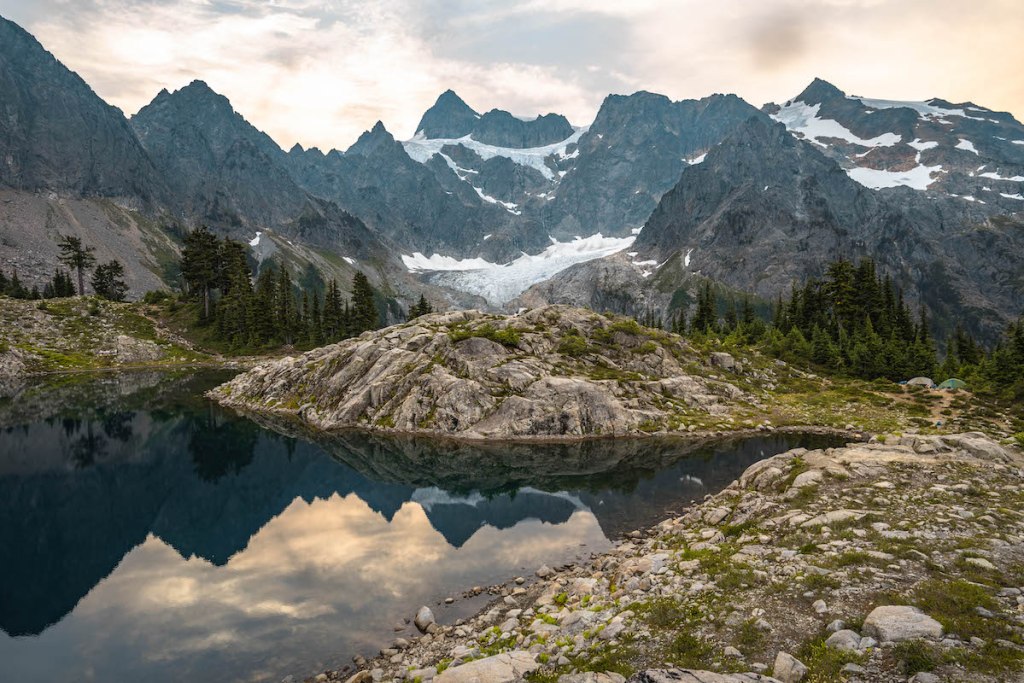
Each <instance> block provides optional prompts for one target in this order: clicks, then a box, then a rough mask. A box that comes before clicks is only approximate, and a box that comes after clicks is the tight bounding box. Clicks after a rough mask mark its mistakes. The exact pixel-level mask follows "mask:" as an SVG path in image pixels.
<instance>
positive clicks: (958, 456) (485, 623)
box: [308, 433, 1024, 683]
mask: <svg viewBox="0 0 1024 683" xmlns="http://www.w3.org/2000/svg"><path fill="white" fill-rule="evenodd" d="M1022 467H1024V455H1022V454H1021V452H1020V451H1019V450H1017V449H1014V448H1012V447H1005V446H1003V445H1001V444H999V443H996V442H995V441H992V440H991V439H989V438H988V437H986V436H984V435H983V434H980V433H966V434H958V435H944V436H926V435H917V434H905V435H902V436H898V435H889V436H887V437H876V438H873V439H872V441H871V442H870V443H857V444H849V445H848V446H846V447H844V448H833V449H825V450H815V451H807V450H806V449H795V450H792V451H789V452H786V453H783V454H780V455H776V456H774V457H771V458H768V459H766V460H763V461H760V462H758V463H756V464H754V465H752V466H751V467H750V468H748V469H747V470H746V472H744V474H743V475H742V476H741V477H740V478H739V479H738V480H737V481H736V482H734V483H733V484H731V485H730V486H728V487H727V488H726V489H724V490H723V491H721V492H720V493H718V494H717V495H714V496H708V497H707V499H706V500H705V501H704V502H702V503H700V504H698V505H695V506H693V507H692V508H690V509H689V510H687V511H686V513H685V514H684V515H682V516H679V517H675V518H671V519H667V520H664V521H663V522H661V523H660V524H658V525H657V526H655V527H653V528H651V529H649V530H647V531H643V532H641V531H637V532H633V533H632V534H630V538H628V539H626V540H624V541H622V542H620V543H619V544H618V545H617V546H616V548H615V549H614V550H613V551H611V552H609V553H607V554H604V555H599V556H594V557H593V558H592V560H591V561H590V562H589V563H586V564H582V565H575V566H566V567H558V568H555V569H551V568H547V567H542V568H540V569H538V570H537V572H536V576H532V577H519V578H517V579H515V580H514V581H510V582H509V583H508V584H507V585H505V586H502V587H500V588H495V589H493V590H494V592H495V593H496V597H495V599H494V600H493V601H492V602H491V603H490V604H489V605H488V606H487V607H486V608H484V609H483V610H482V611H481V612H480V613H479V614H477V615H476V616H475V617H473V618H471V619H467V620H462V621H458V622H456V623H455V624H452V625H447V626H442V625H439V624H437V623H436V622H435V621H434V617H433V614H432V613H430V610H429V609H425V608H424V609H420V610H419V611H418V613H417V614H416V618H415V619H410V620H409V621H408V622H406V623H403V624H399V625H396V634H397V635H398V637H396V638H395V639H394V642H393V643H392V644H391V646H389V647H387V648H385V649H384V650H382V651H381V654H380V655H379V656H377V657H375V658H374V659H373V660H371V661H369V662H367V661H364V660H362V659H361V658H356V660H355V665H356V668H357V669H358V670H357V671H356V672H355V673H353V671H352V670H351V669H345V670H341V671H329V672H324V673H321V674H318V675H317V676H315V677H312V678H310V679H308V680H310V681H316V682H323V681H350V682H351V683H369V682H370V681H374V682H375V683H380V682H388V683H390V682H398V681H414V682H416V683H427V682H428V681H436V683H464V682H466V683H468V682H469V681H480V682H484V683H503V682H505V681H515V680H522V679H524V678H527V679H529V680H534V681H537V682H538V683H540V682H547V681H552V682H555V681H557V682H559V683H616V682H621V681H622V680H624V679H625V678H627V677H632V678H633V680H637V681H650V682H652V683H655V682H656V683H667V682H669V681H700V682H703V683H716V682H726V683H728V682H734V681H782V682H783V683H794V682H796V681H808V682H811V681H833V680H849V681H906V680H914V681H918V682H919V683H926V682H927V681H938V680H956V681H1007V680H1024V678H1022V676H1021V673H1020V672H1021V670H1022V667H1024V593H1022V591H1024V513H1022V512H1021V510H1022V509H1024V469H1022ZM475 591H479V589H474V591H471V594H472V593H473V592H475ZM449 600H451V598H449ZM410 616H412V615H410Z"/></svg>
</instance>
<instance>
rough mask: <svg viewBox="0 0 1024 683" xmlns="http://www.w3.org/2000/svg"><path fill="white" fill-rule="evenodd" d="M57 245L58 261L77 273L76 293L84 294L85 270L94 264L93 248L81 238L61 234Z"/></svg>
mask: <svg viewBox="0 0 1024 683" xmlns="http://www.w3.org/2000/svg"><path fill="white" fill-rule="evenodd" d="M57 246H58V247H59V248H60V256H59V257H58V258H59V259H60V262H61V263H63V264H64V265H66V266H67V267H68V268H71V269H72V270H74V271H76V272H77V273H78V295H79V296H85V271H86V270H88V269H89V268H92V267H93V266H94V265H96V257H95V256H93V252H94V251H95V249H93V248H92V247H87V246H84V245H83V244H82V240H81V239H79V238H78V237H73V236H71V235H62V236H61V238H60V240H59V241H58V242H57Z"/></svg>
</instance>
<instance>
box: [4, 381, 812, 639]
mask: <svg viewBox="0 0 1024 683" xmlns="http://www.w3.org/2000/svg"><path fill="white" fill-rule="evenodd" d="M221 379H222V376H216V375H213V376H210V375H206V376H204V375H197V376H189V375H187V376H184V377H182V376H179V377H172V378H170V379H168V378H166V377H165V378H163V379H160V378H154V377H149V376H135V377H133V378H132V379H118V378H115V377H107V376H105V377H103V378H101V379H100V380H97V384H98V386H91V387H90V386H89V385H88V383H75V384H74V385H73V386H72V387H71V388H70V389H68V392H69V393H68V394H67V395H64V394H61V393H60V391H59V390H57V389H53V388H44V389H37V390H33V389H28V390H26V391H29V392H32V391H36V392H37V393H35V394H34V395H36V396H46V397H47V398H48V399H49V400H53V401H55V403H56V405H57V406H58V407H56V408H52V409H49V410H42V409H40V411H39V412H38V414H37V415H36V416H35V417H27V416H25V415H24V414H23V413H21V412H20V409H19V412H18V415H20V417H18V419H17V420H16V421H15V422H13V423H7V426H5V427H4V428H3V432H2V433H0V436H2V438H0V556H2V557H4V558H5V562H4V565H3V569H2V570H0V578H2V579H3V580H2V581H0V629H3V631H5V632H6V633H7V634H9V635H12V636H24V635H32V634H38V633H41V632H42V631H44V630H45V629H47V627H49V626H50V625H52V624H54V623H56V622H58V621H60V620H61V619H62V618H63V617H64V616H65V615H67V614H68V613H69V612H71V611H72V610H73V609H74V608H75V606H76V605H77V604H78V602H79V601H80V600H81V599H82V597H83V596H85V595H86V594H88V593H89V592H90V591H91V590H92V589H93V587H94V586H96V585H97V584H98V583H99V582H100V581H102V580H103V579H104V578H105V577H107V576H108V575H110V574H111V572H113V571H114V570H115V568H116V567H117V566H118V564H119V563H120V562H121V561H122V559H123V558H124V557H125V556H126V555H127V554H128V553H130V552H131V551H132V550H133V549H134V548H135V547H136V546H139V545H140V544H143V543H144V542H146V540H147V539H148V538H150V536H156V537H158V538H159V539H161V540H162V541H163V542H165V543H166V544H167V545H169V546H171V547H172V548H174V550H175V551H177V553H178V554H180V556H181V557H182V558H186V559H188V558H201V559H202V560H203V561H205V562H208V563H209V564H210V565H212V566H215V567H221V566H224V565H226V564H227V563H228V562H229V561H230V560H231V558H233V557H235V556H237V555H239V554H240V553H241V552H242V551H243V550H245V549H246V548H247V547H248V546H249V544H250V542H251V540H252V538H253V537H254V536H255V535H256V534H257V533H258V532H259V531H260V530H261V529H263V528H264V527H267V526H268V525H270V524H272V523H273V521H274V520H275V519H277V518H279V517H280V516H281V515H282V513H283V512H284V511H285V510H286V509H287V508H289V506H291V505H293V504H295V503H296V501H300V500H301V501H305V503H307V504H312V503H313V502H314V501H317V500H328V499H331V498H333V497H340V498H347V497H349V496H354V497H355V498H357V499H358V500H359V501H362V502H363V503H365V505H366V507H368V508H369V509H370V510H372V511H374V512H375V513H376V514H378V515H380V517H381V518H382V519H383V520H385V521H386V522H388V523H390V522H391V521H392V520H393V519H394V518H395V516H396V515H397V514H398V512H399V511H400V510H401V509H402V508H403V506H406V505H410V504H412V505H417V506H419V507H420V508H422V511H423V515H424V516H425V518H426V521H427V523H429V525H430V526H431V527H432V528H433V529H435V530H436V531H437V533H438V534H440V536H442V537H443V538H444V539H445V541H446V542H447V544H448V545H449V546H450V547H451V548H452V549H453V550H455V549H459V548H462V547H464V546H465V545H466V544H467V542H468V541H469V540H470V539H472V538H473V537H474V536H475V535H476V534H478V533H480V530H481V529H483V528H487V529H490V530H497V531H501V530H508V529H511V528H513V527H516V526H517V525H518V524H520V523H521V522H523V521H524V520H537V521H539V522H540V523H542V524H548V525H553V526H555V525H562V524H566V523H567V521H568V520H570V518H572V517H573V515H574V514H576V513H579V512H583V513H586V514H590V513H593V515H594V516H595V517H596V519H597V521H598V523H599V524H600V527H601V529H602V530H603V532H604V534H605V535H606V536H608V537H613V536H615V535H618V534H619V533H621V532H623V531H626V530H629V529H632V528H636V527H639V526H644V525H646V524H649V523H652V522H654V521H657V519H658V518H659V517H660V516H661V515H662V514H663V511H664V510H666V509H671V508H673V507H674V506H675V507H676V508H678V506H680V505H682V504H685V502H686V500H689V499H692V498H696V497H700V496H702V495H703V494H704V493H705V492H709V491H713V490H716V489H717V488H719V487H721V486H722V485H724V484H725V483H727V482H728V481H730V480H731V479H733V478H735V476H736V475H737V474H738V473H739V472H740V471H742V469H743V468H745V467H746V466H747V465H748V464H750V463H751V462H753V461H755V460H757V459H759V458H760V457H763V456H765V455H770V454H772V453H775V452H778V451H781V450H785V449H786V448H788V447H790V446H791V445H795V444H796V443H797V441H799V440H800V439H798V438H797V437H765V438H761V439H755V440H748V441H744V442H738V443H723V444H707V443H699V442H688V441H684V440H679V439H645V440H627V441H593V442H585V443H556V444H533V445H530V444H481V445H476V444H465V443H457V442H440V441H428V440H422V439H409V438H387V437H383V436H380V435H367V434H358V433H347V434H341V435H334V436H330V437H326V438H321V437H316V438H313V437H312V436H311V435H308V434H305V433H302V432H299V431H296V429H295V428H294V427H293V426H290V425H273V429H270V428H268V427H270V426H271V425H268V424H267V423H265V422H264V423H262V424H257V423H255V422H253V421H250V420H248V419H246V418H244V417H240V416H238V415H235V414H234V413H231V412H226V411H224V410H222V409H220V408H218V407H216V406H213V405H211V404H210V403H209V402H207V401H205V400H204V399H201V398H198V399H197V398H196V397H197V396H201V393H202V391H204V390H205V389H206V388H209V386H210V385H212V384H213V383H216V382H218V381H220V380H221ZM32 400H35V399H32ZM8 408H9V406H8ZM14 416H15V413H12V412H7V413H6V414H5V417H6V418H8V419H9V418H12V417H14ZM802 443H805V444H807V445H811V444H809V443H808V441H807V439H806V438H805V439H802ZM349 542H353V543H358V542H359V541H358V538H354V539H349ZM282 571H283V569H282Z"/></svg>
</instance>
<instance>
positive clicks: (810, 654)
mask: <svg viewBox="0 0 1024 683" xmlns="http://www.w3.org/2000/svg"><path fill="white" fill-rule="evenodd" d="M825 638H826V636H819V637H817V638H815V639H814V640H811V641H809V642H807V643H804V644H803V645H802V646H801V647H800V649H799V650H797V653H796V655H794V656H795V657H796V658H797V659H799V660H800V661H801V662H803V663H804V665H806V666H807V678H805V679H804V681H805V683H833V682H834V681H839V680H842V675H841V672H842V670H843V667H844V666H846V665H847V664H860V663H862V662H863V661H864V660H865V659H866V657H865V656H864V655H861V654H857V653H856V652H850V651H848V650H839V649H836V648H833V647H829V646H828V645H826V644H825Z"/></svg>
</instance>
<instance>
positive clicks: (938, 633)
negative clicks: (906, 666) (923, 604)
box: [863, 605, 942, 643]
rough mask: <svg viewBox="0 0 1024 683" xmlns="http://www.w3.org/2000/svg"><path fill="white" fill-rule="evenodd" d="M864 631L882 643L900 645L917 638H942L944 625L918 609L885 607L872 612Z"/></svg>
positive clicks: (895, 606) (897, 606) (902, 606)
mask: <svg viewBox="0 0 1024 683" xmlns="http://www.w3.org/2000/svg"><path fill="white" fill-rule="evenodd" d="M863 631H864V633H865V634H867V635H869V636H874V637H875V638H877V639H878V640H880V641H882V642H886V641H890V642H894V643H898V642H902V641H904V640H915V639H917V638H941V637H942V624H940V623H939V622H937V621H935V620H934V619H932V618H931V617H929V616H928V615H927V614H925V613H924V612H922V611H921V610H919V609H918V608H916V607H909V606H906V605H884V606H882V607H876V608H875V609H873V610H872V611H871V614H869V615H868V617H867V619H865V620H864V628H863Z"/></svg>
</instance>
